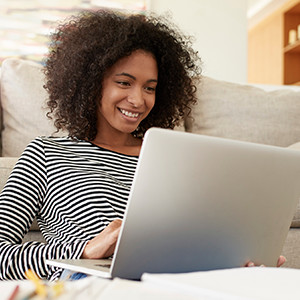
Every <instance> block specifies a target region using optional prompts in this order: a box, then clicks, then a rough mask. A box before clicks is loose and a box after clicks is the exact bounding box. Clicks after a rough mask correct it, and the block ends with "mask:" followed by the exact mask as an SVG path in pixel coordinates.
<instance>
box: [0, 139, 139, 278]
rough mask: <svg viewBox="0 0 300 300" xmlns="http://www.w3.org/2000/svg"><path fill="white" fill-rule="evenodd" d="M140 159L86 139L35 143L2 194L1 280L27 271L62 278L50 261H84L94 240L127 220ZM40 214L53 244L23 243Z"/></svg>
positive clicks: (49, 241) (0, 206) (43, 230)
mask: <svg viewBox="0 0 300 300" xmlns="http://www.w3.org/2000/svg"><path fill="white" fill-rule="evenodd" d="M137 161H138V157H136V156H128V155H124V154H119V153H116V152H113V151H109V150H106V149H103V148H100V147H98V146H96V145H93V144H92V143H90V142H86V141H75V142H74V141H72V140H71V139H70V138H46V137H44V138H36V139H35V140H34V141H32V142H31V143H30V144H29V145H28V147H27V148H26V150H25V151H24V152H23V154H22V156H21V157H20V159H19V160H18V162H17V164H16V166H15V167H14V169H13V172H12V174H11V176H10V177H9V179H8V181H7V184H6V185H5V187H4V189H3V191H2V193H1V194H0V215H1V218H0V266H1V272H0V279H21V278H25V276H24V273H25V271H26V270H27V269H32V270H33V271H35V272H36V273H37V274H38V276H39V277H41V278H48V279H52V280H53V279H56V278H59V276H60V273H61V270H60V269H58V268H55V267H49V266H47V265H46V264H45V259H51V258H57V259H58V258H69V259H76V258H79V257H80V256H81V254H82V251H83V249H84V247H85V245H86V243H87V242H88V241H89V240H90V239H92V238H93V237H95V236H96V235H97V234H99V232H101V231H102V230H103V229H104V228H105V227H106V226H107V225H108V224H109V223H110V222H111V221H113V220H115V219H122V218H123V214H124V211H125V207H126V204H127V199H128V195H129V192H130V188H131V184H132V180H133V177H134V173H135V169H136V165H137ZM35 216H37V220H38V223H39V227H40V229H41V232H42V233H43V236H44V238H45V240H46V242H47V244H45V243H39V242H36V241H30V242H25V243H23V244H22V243H21V242H22V239H23V237H24V235H25V234H26V233H27V232H28V230H29V228H30V225H31V223H32V221H33V219H34V217H35ZM12 262H13V263H12Z"/></svg>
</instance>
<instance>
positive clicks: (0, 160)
mask: <svg viewBox="0 0 300 300" xmlns="http://www.w3.org/2000/svg"><path fill="white" fill-rule="evenodd" d="M16 162H17V158H16V157H5V158H4V157H0V191H2V189H3V187H4V185H5V183H6V181H7V178H8V177H9V175H10V173H11V171H12V169H13V167H14V165H15V164H16Z"/></svg>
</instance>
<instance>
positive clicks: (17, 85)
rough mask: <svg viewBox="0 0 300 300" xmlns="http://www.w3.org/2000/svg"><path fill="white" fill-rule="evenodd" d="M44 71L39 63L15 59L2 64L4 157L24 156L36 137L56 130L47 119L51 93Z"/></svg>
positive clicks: (50, 133)
mask: <svg viewBox="0 0 300 300" xmlns="http://www.w3.org/2000/svg"><path fill="white" fill-rule="evenodd" d="M41 69H42V66H41V65H40V64H38V63H35V62H31V61H26V60H21V59H15V58H9V59H6V60H4V61H3V63H2V70H1V104H2V105H1V106H2V116H3V127H2V156H20V154H21V153H22V152H23V150H24V149H25V147H26V146H27V144H28V143H29V142H30V141H31V140H32V139H34V138H35V137H36V136H40V135H52V134H53V133H54V132H55V131H56V129H55V127H54V125H53V124H52V121H51V120H49V119H48V118H47V116H46V113H47V110H46V108H45V107H46V103H45V101H46V99H47V93H46V91H45V90H44V89H43V84H44V82H43V80H44V79H43V78H44V75H43V73H42V70H41Z"/></svg>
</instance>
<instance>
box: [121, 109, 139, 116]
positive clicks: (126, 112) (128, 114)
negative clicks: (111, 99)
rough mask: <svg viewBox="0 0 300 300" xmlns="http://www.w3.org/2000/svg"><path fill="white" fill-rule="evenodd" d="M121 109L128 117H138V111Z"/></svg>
mask: <svg viewBox="0 0 300 300" xmlns="http://www.w3.org/2000/svg"><path fill="white" fill-rule="evenodd" d="M120 111H121V113H122V114H123V115H125V116H127V117H129V118H137V117H138V115H139V114H138V113H132V112H130V111H127V110H124V109H121V108H120Z"/></svg>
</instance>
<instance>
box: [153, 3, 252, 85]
mask: <svg viewBox="0 0 300 300" xmlns="http://www.w3.org/2000/svg"><path fill="white" fill-rule="evenodd" d="M149 5H150V10H153V11H154V12H157V13H164V12H167V11H169V12H171V13H172V15H173V21H174V22H175V23H176V24H177V25H178V26H179V27H180V28H181V29H182V30H183V31H184V32H185V33H187V34H190V35H193V36H195V38H196V41H195V44H194V45H195V49H196V50H198V51H199V54H200V57H201V58H202V61H203V75H206V76H210V77H213V78H216V79H220V80H226V81H232V82H239V83H245V82H247V18H246V14H247V1H246V0H185V1H182V0H151V1H150V3H149Z"/></svg>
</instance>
